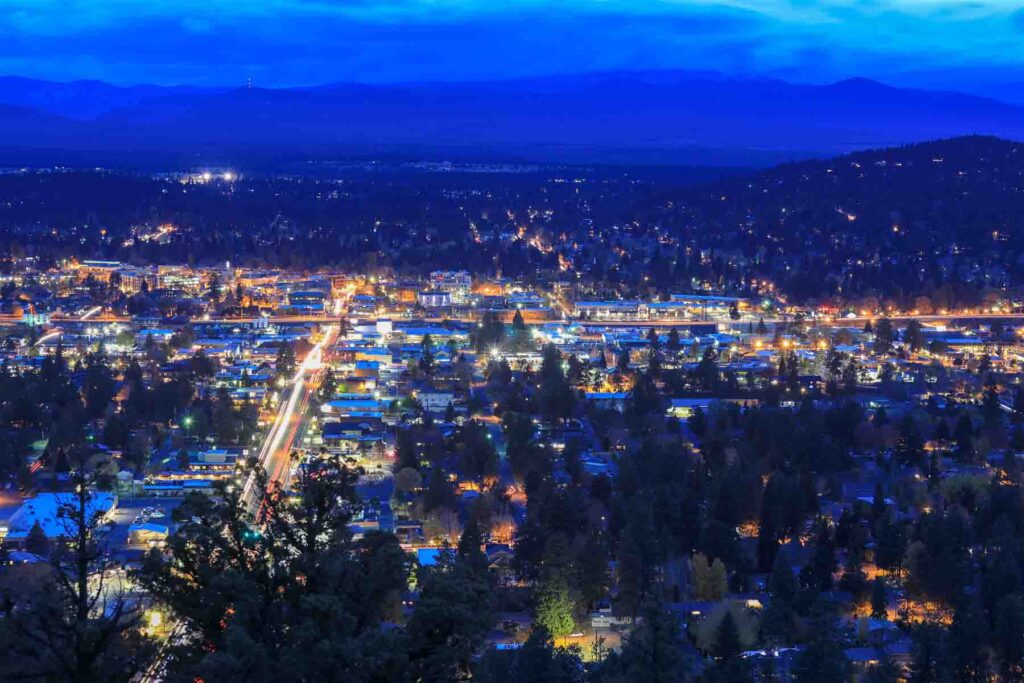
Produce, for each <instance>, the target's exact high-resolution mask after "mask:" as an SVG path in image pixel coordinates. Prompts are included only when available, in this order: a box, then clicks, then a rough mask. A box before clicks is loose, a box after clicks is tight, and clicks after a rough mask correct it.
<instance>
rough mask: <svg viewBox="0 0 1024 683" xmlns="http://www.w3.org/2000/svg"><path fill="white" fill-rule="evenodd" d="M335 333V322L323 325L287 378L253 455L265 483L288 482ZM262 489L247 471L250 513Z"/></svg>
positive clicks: (245, 492) (244, 495)
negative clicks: (274, 413) (295, 448)
mask: <svg viewBox="0 0 1024 683" xmlns="http://www.w3.org/2000/svg"><path fill="white" fill-rule="evenodd" d="M337 336H338V326H337V325H327V326H325V327H324V329H323V336H322V337H321V338H320V341H318V342H317V343H316V345H315V346H313V348H312V349H311V350H310V352H309V353H308V354H307V355H306V357H305V358H304V359H303V361H302V363H301V364H300V365H299V367H298V369H297V370H296V371H295V377H293V378H292V380H291V382H290V386H291V389H290V391H289V392H288V394H287V399H285V400H283V401H282V402H281V405H280V407H279V408H278V411H277V417H276V418H275V419H274V424H272V425H271V427H270V429H269V430H268V431H267V435H266V437H265V438H264V440H263V445H262V446H261V447H260V451H259V454H258V455H257V456H256V458H257V461H258V466H259V467H260V468H262V470H263V471H264V472H265V473H266V475H267V478H268V484H274V483H277V484H281V485H282V486H287V484H288V479H289V473H290V472H291V453H292V447H293V445H294V444H295V440H296V439H297V438H298V436H299V432H300V429H299V428H300V426H301V425H302V422H303V419H304V417H305V414H306V411H307V410H308V409H309V401H310V398H311V397H312V395H313V392H315V391H316V390H317V389H318V388H319V386H320V381H321V380H322V379H323V372H324V371H323V367H324V365H323V355H324V352H325V350H327V349H330V347H331V345H333V344H334V340H335V339H336V338H337ZM263 493H264V492H263V491H260V490H259V486H258V485H257V483H256V475H255V474H250V475H249V477H248V479H246V482H245V484H244V486H243V488H242V504H243V505H245V506H246V509H248V510H249V512H251V513H252V514H254V515H255V514H256V513H257V511H258V508H259V504H260V501H261V500H262V499H263Z"/></svg>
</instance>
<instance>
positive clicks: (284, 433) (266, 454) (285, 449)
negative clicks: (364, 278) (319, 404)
mask: <svg viewBox="0 0 1024 683" xmlns="http://www.w3.org/2000/svg"><path fill="white" fill-rule="evenodd" d="M337 336H338V326H337V325H328V326H326V327H324V329H323V336H322V337H321V338H320V341H319V342H317V343H316V345H314V346H313V348H312V349H311V350H310V352H309V353H308V354H307V355H306V357H305V358H304V359H303V361H302V363H301V364H300V365H299V367H298V369H297V370H296V371H295V376H294V377H293V378H292V380H291V382H290V383H289V386H290V387H291V389H290V391H289V392H288V398H287V400H285V401H283V402H282V403H281V405H280V407H279V408H278V411H277V416H276V417H275V419H274V423H273V424H272V425H271V427H270V429H269V430H268V431H267V435H266V437H265V438H264V440H263V445H262V446H261V447H260V451H259V455H258V456H257V458H258V460H259V466H260V467H261V468H262V469H263V471H264V472H266V474H267V477H268V480H269V481H268V484H271V483H279V484H281V485H282V486H287V485H288V479H289V474H290V473H291V452H292V446H293V445H294V443H295V440H296V439H297V438H298V437H299V436H300V433H301V429H300V427H301V425H302V424H303V421H304V418H305V415H306V412H307V411H308V409H309V402H310V399H311V398H312V396H313V393H314V392H315V391H316V390H317V389H318V388H319V387H320V382H321V380H322V379H323V372H324V370H323V368H324V364H323V356H324V353H325V352H326V351H327V350H329V349H330V348H331V346H332V345H333V344H334V341H335V339H336V338H337ZM263 493H264V492H263V491H261V490H260V487H259V486H258V485H257V483H256V476H255V474H250V475H249V477H248V479H246V482H245V485H244V487H243V489H242V501H241V504H242V505H244V506H245V508H246V509H247V510H248V511H249V512H250V513H251V514H253V515H254V516H256V515H258V512H259V507H260V503H261V502H262V500H263ZM185 637H187V629H186V628H185V625H184V623H183V622H178V623H177V624H175V626H174V628H173V629H172V630H171V633H170V635H169V637H168V639H167V642H166V643H165V644H164V646H163V647H162V648H161V651H160V652H159V653H158V654H157V656H156V658H155V659H154V660H153V662H152V663H151V664H150V665H149V667H147V668H146V670H145V671H143V672H142V673H141V674H139V675H138V676H137V677H136V679H135V681H136V683H159V681H162V680H163V678H164V674H165V672H166V669H167V657H168V655H169V654H170V650H171V647H172V646H173V645H175V644H178V643H180V642H181V641H182V640H183V639H184V638H185Z"/></svg>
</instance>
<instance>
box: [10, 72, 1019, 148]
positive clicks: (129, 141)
mask: <svg viewBox="0 0 1024 683" xmlns="http://www.w3.org/2000/svg"><path fill="white" fill-rule="evenodd" d="M0 105H2V107H0V151H2V150H4V149H10V148H15V149H17V150H21V151H22V152H23V157H24V158H25V161H24V163H26V164H30V165H31V164H32V159H33V156H32V155H31V154H29V153H28V152H29V151H35V152H37V153H39V152H43V151H47V150H49V151H53V150H62V151H65V152H68V153H71V152H75V151H77V152H91V153H94V154H103V153H105V154H110V153H118V154H120V155H122V157H124V158H129V159H130V158H131V157H132V155H133V154H134V155H139V154H141V153H160V154H164V155H167V154H172V153H173V154H183V153H189V154H197V155H206V157H207V158H213V159H218V160H231V159H237V158H238V157H239V156H240V155H243V154H249V155H251V154H263V155H271V156H273V155H285V154H287V155H296V154H298V155H305V156H309V157H313V158H323V157H330V156H332V155H353V154H358V155H380V154H384V153H386V154H398V155H406V156H409V155H411V156H423V155H432V156H437V155H440V156H452V155H463V156H467V157H476V158H482V157H490V158H494V157H504V158H512V159H525V160H535V161H546V162H576V163H592V162H609V163H658V164H718V165H733V166H767V165H771V164H773V163H777V162H779V161H783V160H791V159H797V158H806V157H809V156H821V155H832V154H836V153H842V152H847V151H852V150H854V149H863V148H868V147H877V146H883V145H893V144H903V143H907V142H916V141H922V140H928V139H934V138H941V137H951V136H956V135H964V134H975V133H980V134H991V135H998V136H1002V137H1009V138H1021V137H1024V108H1021V107H1018V106H1015V105H1010V104H1005V103H1001V102H998V101H995V100H989V99H984V98H979V97H974V96H969V95H964V94H959V93H950V92H936V91H924V90H908V89H900V88H893V87H888V86H885V85H882V84H880V83H877V82H873V81H869V80H864V79H853V80H847V81H842V82H838V83H834V84H831V85H798V84H791V83H786V82H782V81H777V80H766V79H760V80H754V79H749V80H741V79H734V78H726V77H723V76H718V75H715V74H705V73H689V72H665V73H660V72H650V73H643V72H642V73H612V74H599V75H589V76H564V77H547V78H534V79H525V80H514V81H490V82H473V83H411V84H399V85H360V84H338V85H331V86H320V87H307V88H279V89H271V88H260V87H242V88H229V89H225V88H193V87H160V86H132V87H117V86H111V85H108V84H105V83H100V82H94V81H83V82H74V83H48V82H42V81H32V80H29V79H21V78H11V77H9V78H6V79H0Z"/></svg>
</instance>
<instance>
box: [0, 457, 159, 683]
mask: <svg viewBox="0 0 1024 683" xmlns="http://www.w3.org/2000/svg"><path fill="white" fill-rule="evenodd" d="M76 455H77V454H76ZM75 460H76V462H79V464H80V463H81V460H82V459H81V458H75ZM71 483H72V485H73V490H72V491H70V492H67V493H62V494H60V495H59V496H58V498H57V511H56V527H57V528H56V531H57V532H58V533H59V535H60V537H61V539H60V540H58V541H55V542H54V543H52V544H49V545H48V557H46V558H44V559H46V560H47V562H45V563H44V562H40V563H34V564H21V565H6V564H5V566H3V567H2V569H0V680H5V681H15V680H21V681H70V682H73V683H92V682H93V681H109V682H117V681H125V682H127V681H129V680H132V677H133V676H134V675H135V674H136V673H137V672H138V671H139V670H140V669H141V668H142V667H143V666H144V665H145V663H146V662H147V661H148V659H149V657H150V655H151V654H152V647H151V643H150V642H149V641H147V640H146V639H145V638H144V637H143V635H142V631H141V630H140V628H139V627H140V626H141V625H142V624H141V622H142V617H143V610H142V606H141V605H140V603H139V601H138V600H137V599H133V598H132V597H131V596H130V595H129V593H128V590H127V587H126V584H125V582H124V581H123V579H124V575H123V574H122V573H119V572H118V571H116V569H115V568H114V567H113V565H112V563H111V562H110V561H109V559H108V557H107V555H106V553H105V546H104V543H103V540H102V534H101V533H100V527H101V526H102V524H103V513H104V508H103V506H102V505H100V502H99V494H96V493H94V492H93V491H94V489H93V487H94V486H95V485H96V484H97V483H98V481H97V478H96V476H95V475H94V474H93V473H92V472H91V471H86V470H85V469H84V468H83V467H79V468H77V469H76V470H75V471H73V472H72V475H71Z"/></svg>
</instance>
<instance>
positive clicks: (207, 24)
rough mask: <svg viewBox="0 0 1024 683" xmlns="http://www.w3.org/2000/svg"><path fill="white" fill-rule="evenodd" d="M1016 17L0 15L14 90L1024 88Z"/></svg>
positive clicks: (17, 9) (366, 10)
mask: <svg viewBox="0 0 1024 683" xmlns="http://www.w3.org/2000/svg"><path fill="white" fill-rule="evenodd" d="M1020 7H1021V5H1020V3H1019V2H1009V1H1006V0H987V1H981V2H960V1H926V0H824V1H822V2H814V1H811V0H791V1H784V0H739V1H735V2H723V3H711V2H693V1H688V0H679V1H652V0H606V1H589V2H585V1H583V0H560V1H554V2H539V1H532V0H521V1H519V2H507V1H504V0H482V1H465V0H379V1H378V0H264V1H262V2H261V1H260V0H251V1H245V0H0V73H3V74H14V75H23V76H31V77H37V78H47V79H54V80H72V79H79V78H95V79H101V80H105V81H108V82H113V83H122V84H128V83H159V84H174V83H189V84H206V85H239V84H242V83H245V82H246V80H247V79H250V78H251V79H252V80H253V82H254V83H256V84H258V85H263V86H268V87H270V86H287V85H308V84H322V83H330V82H339V81H364V82H395V81H414V80H476V79H495V78H510V77H522V76H536V75H549V74H572V73H581V72H598V71H612V70H649V69H687V70H700V71H714V72H720V73H725V74H727V75H732V76H742V77H749V76H753V77H763V76H767V77H778V78H783V79H787V80H791V81H799V82H819V83H820V82H828V81H833V80H837V79H841V78H847V77H852V76H864V77H870V78H876V79H879V80H884V81H886V82H889V83H893V84H897V85H912V86H913V85H916V86H923V87H948V88H950V89H954V88H955V89H968V90H970V89H972V88H973V89H975V90H978V89H984V88H985V87H987V86H988V85H994V87H997V88H998V87H1001V86H1006V85H1008V84H1011V83H1022V82H1024V78H1022V77H1019V75H1018V74H1020V73H1021V66H1022V64H1024V40H1022V38H1024V10H1021V9H1020Z"/></svg>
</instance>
